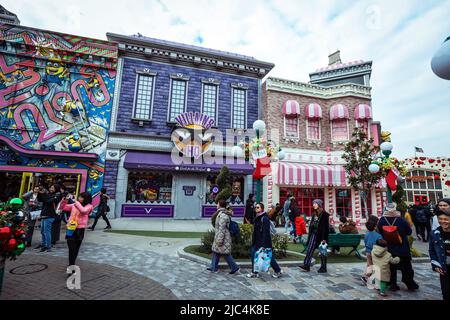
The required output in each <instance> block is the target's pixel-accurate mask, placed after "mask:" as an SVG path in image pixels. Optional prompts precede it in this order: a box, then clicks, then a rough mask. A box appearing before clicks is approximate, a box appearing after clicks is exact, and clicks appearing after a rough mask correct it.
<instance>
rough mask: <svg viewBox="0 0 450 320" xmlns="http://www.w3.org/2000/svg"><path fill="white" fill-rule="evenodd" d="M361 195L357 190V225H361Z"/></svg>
mask: <svg viewBox="0 0 450 320" xmlns="http://www.w3.org/2000/svg"><path fill="white" fill-rule="evenodd" d="M360 203H361V197H360V196H359V192H358V191H355V214H356V221H355V222H356V226H357V227H361V205H360Z"/></svg>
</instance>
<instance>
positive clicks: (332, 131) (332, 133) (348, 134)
mask: <svg viewBox="0 0 450 320" xmlns="http://www.w3.org/2000/svg"><path fill="white" fill-rule="evenodd" d="M336 120H344V119H333V120H331V141H332V142H345V141H349V140H350V128H349V121H348V119H345V120H346V121H347V139H346V140H335V139H334V126H333V122H334V121H336Z"/></svg>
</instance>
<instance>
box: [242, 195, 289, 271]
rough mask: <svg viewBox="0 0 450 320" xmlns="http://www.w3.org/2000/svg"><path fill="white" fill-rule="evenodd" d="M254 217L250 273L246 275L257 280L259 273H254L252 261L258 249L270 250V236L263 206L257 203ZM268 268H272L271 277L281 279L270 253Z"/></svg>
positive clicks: (278, 267) (267, 219)
mask: <svg viewBox="0 0 450 320" xmlns="http://www.w3.org/2000/svg"><path fill="white" fill-rule="evenodd" d="M255 211H256V217H255V221H254V224H253V238H252V249H251V250H252V251H251V259H252V272H251V273H249V274H247V277H249V278H258V277H259V273H258V272H256V271H255V268H254V261H255V254H256V252H257V251H258V250H259V249H260V248H266V249H272V236H271V234H270V220H269V217H268V216H267V213H266V212H265V211H264V204H262V203H257V204H256V206H255ZM270 266H271V267H272V269H273V271H274V273H273V274H272V277H274V278H279V277H281V269H280V266H279V265H278V263H277V261H276V260H275V257H274V255H273V253H272V259H271V261H270Z"/></svg>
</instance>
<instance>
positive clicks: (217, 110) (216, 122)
mask: <svg viewBox="0 0 450 320" xmlns="http://www.w3.org/2000/svg"><path fill="white" fill-rule="evenodd" d="M205 86H215V87H216V107H215V109H216V112H215V113H216V114H215V117H214V126H216V127H217V126H218V125H219V124H218V119H219V90H220V86H219V84H218V83H216V82H212V81H202V95H201V107H200V110H201V112H202V113H205V111H204V109H203V101H204V96H203V95H204V92H205V90H204V88H205Z"/></svg>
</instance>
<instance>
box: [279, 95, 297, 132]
mask: <svg viewBox="0 0 450 320" xmlns="http://www.w3.org/2000/svg"><path fill="white" fill-rule="evenodd" d="M282 111H283V114H284V137H286V138H295V139H298V138H299V128H298V117H299V115H300V104H299V103H298V102H297V101H295V100H287V101H286V102H285V103H283V107H282Z"/></svg>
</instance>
